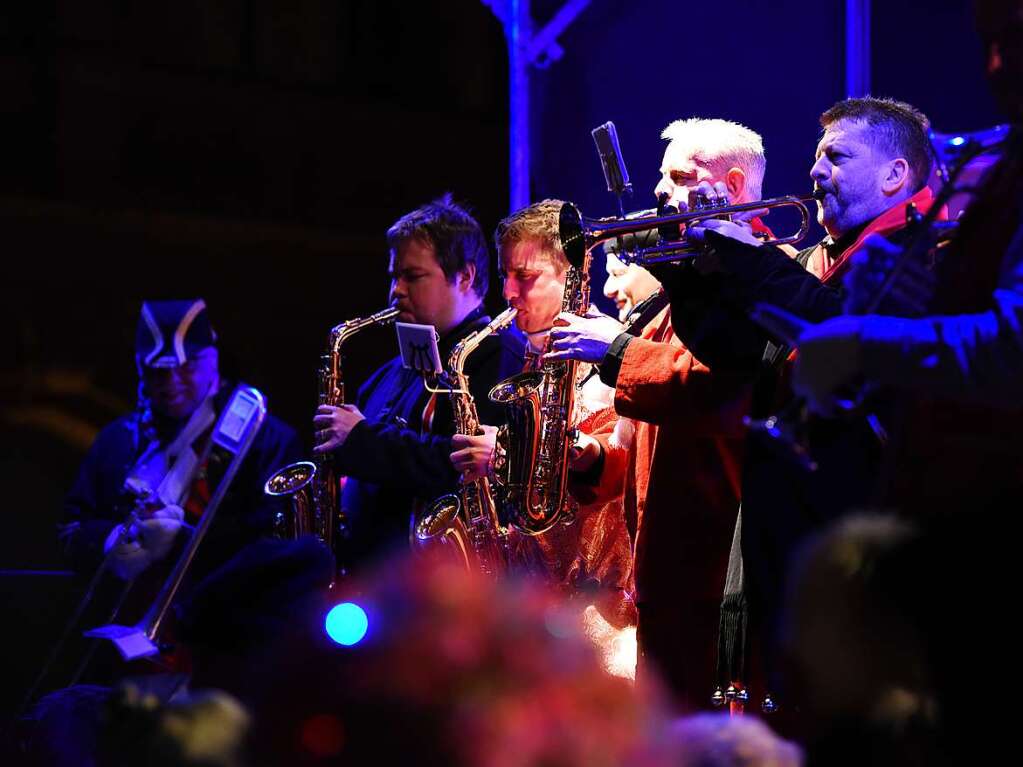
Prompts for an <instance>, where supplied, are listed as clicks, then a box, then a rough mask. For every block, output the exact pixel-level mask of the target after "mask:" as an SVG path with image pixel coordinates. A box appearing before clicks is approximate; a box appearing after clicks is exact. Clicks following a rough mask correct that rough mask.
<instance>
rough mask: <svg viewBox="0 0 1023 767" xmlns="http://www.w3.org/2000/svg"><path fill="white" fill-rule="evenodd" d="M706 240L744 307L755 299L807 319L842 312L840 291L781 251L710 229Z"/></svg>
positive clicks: (813, 320)
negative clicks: (739, 240) (731, 237)
mask: <svg viewBox="0 0 1023 767" xmlns="http://www.w3.org/2000/svg"><path fill="white" fill-rule="evenodd" d="M707 241H708V242H709V243H711V245H712V247H713V248H714V249H715V251H717V253H718V256H719V258H720V260H721V265H722V267H723V268H724V270H725V279H726V280H727V281H728V285H729V288H730V291H731V294H732V296H733V299H734V300H735V301H737V302H738V303H739V304H740V305H741V306H742V308H743V309H745V310H749V309H750V308H751V307H752V306H753V304H754V303H757V302H763V303H768V304H774V305H775V306H778V307H780V308H782V309H786V310H787V311H789V312H792V314H794V315H796V316H797V317H801V318H803V319H804V320H808V321H810V322H823V321H824V320H826V319H830V318H831V317H837V316H838V315H840V314H841V313H842V299H843V295H842V290H841V289H839V288H834V287H831V286H830V285H825V284H824V283H823V282H821V281H820V280H819V279H817V278H816V277H815V276H814V275H812V274H810V272H808V271H807V270H806V269H805V268H804V267H803V265H802V264H800V263H799V262H798V261H797V260H796V259H794V258H792V257H790V256H789V255H788V254H787V253H785V252H784V251H782V250H780V249H778V248H776V247H772V246H770V245H762V246H760V247H755V246H753V245H747V244H746V243H741V242H736V241H735V240H732V239H730V238H728V237H724V236H722V235H720V234H718V233H717V232H713V231H710V232H708V233H707Z"/></svg>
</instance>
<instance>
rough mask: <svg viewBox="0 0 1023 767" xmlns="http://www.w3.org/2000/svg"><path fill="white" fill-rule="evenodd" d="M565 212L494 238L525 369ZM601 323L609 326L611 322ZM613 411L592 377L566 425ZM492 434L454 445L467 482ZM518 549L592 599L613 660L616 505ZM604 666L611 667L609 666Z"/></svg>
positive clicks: (620, 540) (589, 426)
mask: <svg viewBox="0 0 1023 767" xmlns="http://www.w3.org/2000/svg"><path fill="white" fill-rule="evenodd" d="M563 205H564V203H563V202H561V201H560V200H543V201H542V202H537V203H534V204H532V205H530V206H528V207H526V208H523V209H522V210H519V211H516V212H515V213H513V214H512V215H510V216H508V217H507V218H505V219H504V220H503V221H501V223H500V224H499V225H498V227H497V231H496V233H495V235H494V239H495V241H496V244H497V252H498V265H499V268H500V270H501V273H502V275H503V276H504V297H505V299H506V300H507V301H508V304H509V305H510V306H512V307H514V308H515V309H516V310H518V314H517V316H516V318H515V319H516V324H517V325H518V328H519V330H521V331H522V332H523V333H524V334H525V335H526V337H527V339H528V344H527V349H526V364H525V367H526V369H535V368H536V367H538V366H539V365H540V364H541V355H542V354H543V353H544V350H545V349H546V344H547V336H548V335H549V333H550V332H551V328H552V327H553V325H554V322H555V320H556V318H557V317H558V315H559V313H560V312H561V308H562V302H563V299H564V294H565V283H566V277H567V274H568V270H569V262H568V259H567V258H566V257H565V253H564V251H563V249H562V246H561V240H560V236H559V232H558V229H559V225H558V222H559V214H560V212H561V208H562V206H563ZM604 319H607V320H608V321H610V322H614V320H612V319H611V318H609V317H605V318H604ZM615 324H616V325H618V323H616V322H615ZM618 327H620V325H618ZM587 367H588V366H587ZM585 377H586V371H585V370H582V371H580V378H585ZM610 404H611V390H610V389H609V388H608V387H607V386H605V385H604V384H602V383H601V382H600V381H599V379H597V378H596V377H595V376H594V377H591V378H589V380H588V381H587V382H586V384H584V385H583V386H582V389H581V390H580V391H577V393H576V398H575V412H574V413H573V414H572V415H571V419H570V420H571V423H570V424H569V426H570V427H573V426H578V427H579V428H580V429H581V430H582V431H583V432H587V431H592V430H593V429H594V428H595V427H594V426H593V424H594V423H601V421H599V420H595V419H607V418H608V417H609V415H610V414H611V413H612V412H613V411H612V410H611V408H610ZM495 434H496V429H493V428H488V427H484V434H482V435H479V436H466V435H456V436H455V437H454V438H453V441H452V447H453V448H454V452H453V453H452V455H451V460H452V463H454V465H455V467H456V468H457V469H459V470H460V471H462V472H463V475H464V476H466V477H476V476H480V475H483V474H485V473H487V471H488V470H489V466H490V459H491V456H492V455H493V451H494V444H495ZM583 439H585V438H583ZM591 441H592V440H591ZM583 444H584V443H579V444H577V445H576V446H575V448H574V449H573V454H574V455H579V454H581V453H583V452H584V447H583ZM523 544H524V545H523V546H520V547H519V549H520V553H522V554H523V555H524V556H533V555H537V556H538V559H539V560H540V564H541V565H542V569H543V570H544V574H545V576H546V577H548V579H549V580H551V581H552V582H554V583H556V584H559V585H560V586H562V587H564V588H565V589H566V590H568V591H569V592H570V593H576V592H583V591H585V592H586V593H587V594H588V597H587V599H588V600H592V602H593V604H594V606H595V607H596V609H597V610H598V611H599V613H600V616H601V618H602V621H603V622H600V621H597V623H598V624H599V628H600V633H602V634H603V635H605V636H608V637H610V641H608V642H598V644H600V645H601V649H603V650H605V651H606V652H608V653H611V652H612V648H611V646H610V645H611V644H612V643H613V641H614V639H615V638H616V637H617V636H619V635H620V633H621V632H622V631H623V630H625V629H627V628H628V627H629V626H631V625H634V623H635V608H634V607H633V603H632V594H631V591H632V588H631V584H632V547H631V542H630V539H629V533H628V530H627V528H626V525H625V519H624V516H623V514H622V506H621V503H620V499H618V498H615V499H612V500H611V501H610V502H609V503H597V504H583V505H582V506H581V508H580V509H579V512H578V514H577V517H576V519H575V521H574V522H573V523H572V524H571V525H568V526H565V525H557V526H555V527H554V528H552V529H551V530H549V531H547V532H546V533H543V534H542V535H539V536H535V537H533V538H531V539H528V540H526V541H524V542H523ZM589 615H590V616H593V612H592V611H589ZM593 619H594V620H595V616H593ZM605 624H610V626H607V625H605ZM613 630H617V632H618V633H617V634H616V633H615V632H614V631H613ZM606 660H607V661H608V662H609V664H610V662H611V661H612V660H613V659H612V658H610V657H607V658H606Z"/></svg>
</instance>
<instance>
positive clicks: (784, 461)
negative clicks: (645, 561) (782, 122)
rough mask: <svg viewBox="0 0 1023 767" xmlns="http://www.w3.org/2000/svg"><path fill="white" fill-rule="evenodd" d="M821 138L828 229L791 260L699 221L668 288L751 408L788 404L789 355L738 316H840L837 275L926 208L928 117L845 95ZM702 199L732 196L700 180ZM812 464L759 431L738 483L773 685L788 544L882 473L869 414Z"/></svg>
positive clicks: (837, 431) (831, 428)
mask: <svg viewBox="0 0 1023 767" xmlns="http://www.w3.org/2000/svg"><path fill="white" fill-rule="evenodd" d="M820 122H821V126H822V127H823V129H824V133H823V136H822V138H821V139H820V142H819V144H818V146H817V152H816V155H815V157H814V161H813V164H812V167H811V169H810V177H811V180H812V181H813V184H814V188H815V191H816V193H817V194H818V195H819V198H818V199H819V202H818V221H819V222H820V223H821V224H822V225H823V227H824V229H825V230H826V232H827V236H826V237H825V238H824V240H823V241H821V242H820V243H817V244H815V245H813V246H811V247H809V248H806V249H804V250H803V251H801V252H800V253H798V255H797V256H796V257H795V258H791V257H789V255H788V254H786V253H783V252H781V251H780V250H779V249H778V248H775V247H772V246H769V245H764V244H763V243H762V242H761V241H760V240H759V239H757V238H756V237H754V236H753V235H752V233H751V232H750V231H749V229H748V228H747V227H744V226H741V225H740V224H737V223H733V222H729V221H723V220H706V221H703V222H701V223H700V224H697V225H694V226H691V227H689V230H688V231H687V235H688V237H689V238H690V239H691V240H693V241H696V242H701V243H704V244H705V250H704V252H703V254H702V255H701V256H698V257H697V258H696V259H695V261H694V263H691V264H687V265H684V267H683V268H681V269H678V270H675V271H674V272H673V274H672V276H671V278H670V279H666V287H667V289H668V292H669V294H670V295H671V307H672V323H673V326H674V328H675V331H676V332H677V334H678V336H679V338H680V339H681V340H682V341H683V342H684V343H686V344H687V345H688V346H689V348H690V349H692V351H693V353H694V354H695V355H696V356H697V357H698V358H699V359H700V360H702V361H703V362H705V363H707V364H708V365H710V366H711V368H712V369H713V370H714V371H715V374H716V375H717V374H727V375H730V376H736V377H738V378H740V379H747V380H752V379H753V378H756V379H757V382H756V386H755V390H754V395H753V402H754V409H753V415H754V416H755V417H762V416H766V415H767V414H768V413H770V412H775V411H776V410H777V408H778V405H779V401H781V402H784V401H785V400H786V399H791V395H790V394H789V393H788V391H787V384H786V383H784V376H783V375H782V374H781V372H782V370H783V369H784V368H785V367H786V359H787V357H788V350H787V349H784V348H782V346H781V344H780V341H778V340H776V339H775V340H772V339H770V338H769V337H768V336H767V335H766V334H765V333H764V332H763V331H761V330H760V329H759V328H758V327H757V326H755V325H754V324H753V323H752V322H751V320H750V319H749V318H748V316H747V314H746V312H747V310H748V309H749V308H751V307H752V305H753V303H754V302H757V301H764V302H768V303H772V304H775V305H778V306H780V307H782V308H785V309H787V310H788V311H790V312H791V313H793V314H795V315H797V316H798V317H801V318H803V319H805V320H810V321H820V320H823V319H826V318H828V317H832V316H835V315H837V314H839V313H841V307H842V300H843V294H842V288H841V278H842V275H843V274H844V272H845V271H846V269H847V268H848V265H849V258H850V255H851V254H852V253H853V252H855V251H856V250H857V249H858V248H859V247H860V245H861V244H862V242H863V241H864V239H865V238H866V237H867V236H868V235H869V234H871V233H875V232H877V233H888V234H889V235H890V236H892V237H895V238H898V237H899V236H900V235H899V232H900V231H901V230H903V229H904V227H905V223H906V210H907V206H909V205H915V206H916V207H917V208H918V209H919V210H920V211H926V210H927V209H928V208H929V206H930V203H931V201H932V200H933V195H932V194H931V191H930V189H929V188H928V187H927V182H928V179H929V177H930V173H931V154H930V147H929V143H928V138H927V127H928V122H927V119H926V117H925V116H924V115H923V114H922V113H921V112H920V111H919V110H917V109H916V108H914V107H912V106H910V105H909V104H905V103H901V102H897V101H892V100H889V99H877V98H870V97H867V98H856V99H847V100H845V101H840V102H838V103H837V104H835V105H834V106H833V107H831V108H830V109H828V110H827V111H826V112H824V114H823V115H822V116H821V120H820ZM701 191H702V193H704V194H706V195H707V196H709V197H711V198H715V197H719V196H722V195H724V194H726V193H727V191H726V190H725V189H724V188H723V186H722V185H721V184H717V185H716V186H712V185H710V184H703V185H702V187H701ZM810 439H811V445H810V449H811V452H812V453H813V454H814V456H815V458H816V460H817V462H818V464H819V469H818V470H817V471H814V472H807V471H806V470H805V469H804V468H803V467H801V466H800V465H799V464H798V463H797V461H795V460H793V458H792V456H791V455H787V454H786V452H785V450H784V449H779V448H778V446H777V445H773V444H768V442H769V441H768V440H766V439H764V438H757V437H751V438H750V439H747V449H746V453H745V461H744V467H743V480H742V502H743V513H742V517H743V519H742V526H741V548H742V557H743V563H744V570H743V573H744V579H745V591H746V596H747V599H748V602H749V607H750V614H751V619H752V621H753V624H754V626H755V627H759V628H761V629H762V631H763V636H764V640H765V643H766V647H767V650H768V655H767V661H768V671H769V676H770V679H769V684H770V686H771V688H772V691H773V692H775V693H777V692H778V689H779V686H780V684H781V681H782V680H781V679H780V678H779V676H778V674H777V673H776V671H775V669H777V664H776V663H774V662H772V659H773V658H774V657H776V655H775V653H774V652H772V643H773V642H774V641H775V640H776V629H777V625H778V618H779V616H780V613H781V607H782V598H783V592H784V583H785V580H786V578H787V575H788V572H789V566H790V560H791V558H792V555H793V552H794V551H795V550H796V548H797V547H798V546H799V545H800V543H801V542H802V541H803V540H804V539H805V538H806V536H807V535H808V534H809V533H810V532H812V531H813V530H815V529H818V528H819V527H820V526H821V525H823V524H825V523H826V522H827V521H828V520H831V519H834V518H836V517H837V516H839V515H840V514H842V513H843V512H845V511H846V510H848V509H850V508H852V507H854V506H856V505H858V504H862V503H865V502H866V501H867V499H868V497H869V496H870V493H871V489H872V486H873V481H874V476H875V475H876V471H877V465H878V464H877V461H878V456H879V447H880V445H879V440H878V436H877V434H876V433H875V431H874V430H872V429H871V428H868V425H867V422H866V421H865V419H859V420H857V421H856V422H855V423H853V422H849V423H832V424H820V425H819V428H815V429H814V430H812V431H811V433H810Z"/></svg>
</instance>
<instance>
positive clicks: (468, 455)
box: [449, 447, 473, 469]
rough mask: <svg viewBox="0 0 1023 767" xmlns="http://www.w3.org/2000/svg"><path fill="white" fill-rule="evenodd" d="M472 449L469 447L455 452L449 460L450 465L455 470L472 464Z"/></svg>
mask: <svg viewBox="0 0 1023 767" xmlns="http://www.w3.org/2000/svg"><path fill="white" fill-rule="evenodd" d="M472 454H473V449H472V448H471V447H465V448H462V449H461V450H455V451H454V452H453V453H451V455H450V456H449V458H450V459H451V463H452V464H454V466H455V468H456V469H464V468H465V467H466V466H468V465H469V464H471V463H472Z"/></svg>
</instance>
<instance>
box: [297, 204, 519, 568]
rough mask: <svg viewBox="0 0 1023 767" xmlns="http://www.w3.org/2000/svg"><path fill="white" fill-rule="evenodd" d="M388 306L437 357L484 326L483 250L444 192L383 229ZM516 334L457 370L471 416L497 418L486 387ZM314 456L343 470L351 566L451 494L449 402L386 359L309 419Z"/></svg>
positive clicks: (399, 539)
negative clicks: (434, 344) (353, 391)
mask: <svg viewBox="0 0 1023 767" xmlns="http://www.w3.org/2000/svg"><path fill="white" fill-rule="evenodd" d="M387 244H388V246H389V252H390V263H389V275H390V279H391V286H390V302H391V304H392V305H394V306H396V307H397V308H398V309H399V310H400V314H399V315H398V320H400V321H402V322H414V323H419V324H424V325H433V326H434V327H435V328H436V330H437V333H438V334H439V336H440V341H439V347H440V353H441V358H442V359H447V357H448V355H449V353H450V352H451V349H452V348H453V347H454V345H455V344H456V343H457V342H458V341H460V340H461V339H462V338H464V337H465V336H467V335H468V334H469V333H471V332H473V331H475V330H479V329H480V328H483V327H485V326H486V325H487V324H488V323H489V322H490V317H488V316H487V314H486V311H485V310H484V308H483V297H484V296H485V295H486V292H487V285H488V281H489V264H488V261H489V255H488V251H487V245H486V241H485V239H484V237H483V233H482V231H481V229H480V226H479V224H478V223H477V222H476V220H475V219H474V218H473V217H472V216H471V215H470V214H469V213H468V212H467V211H466V210H465V209H464V208H463V207H461V206H459V205H457V204H455V203H454V202H453V201H452V199H451V197H450V195H445V196H444V197H441V198H439V199H437V200H434V201H433V202H430V203H427V204H426V205H423V206H422V207H421V208H418V209H416V210H414V211H412V212H410V213H408V214H406V215H405V216H402V217H401V218H400V219H398V221H396V222H395V223H394V225H393V226H391V228H390V229H388V231H387ZM522 358H523V343H522V340H521V338H520V337H519V336H518V335H517V334H515V333H510V332H507V331H503V332H500V333H497V334H495V335H493V336H491V337H490V338H488V339H487V340H486V341H484V343H483V344H482V345H481V346H480V348H479V349H478V350H477V351H476V352H475V353H474V354H473V355H472V357H471V358H470V360H469V362H468V364H467V366H466V371H465V372H466V374H467V375H468V377H469V380H470V387H471V390H472V394H473V397H474V399H475V401H476V403H477V406H478V408H479V416H480V419H481V420H482V421H484V422H486V423H491V424H494V423H500V422H501V421H500V419H501V417H502V413H501V411H500V410H499V409H498V408H497V407H496V406H493V405H491V403H490V401H489V400H488V398H487V393H488V392H489V391H490V388H491V387H492V386H493V385H494V384H495V383H497V382H498V381H499V380H501V379H502V378H504V377H506V376H508V375H510V374H512V373H514V372H517V371H518V370H519V369H520V368H521V367H522ZM313 424H314V428H315V430H316V441H317V446H316V447H315V448H314V450H315V451H316V452H317V453H327V454H331V455H332V456H333V458H334V460H335V461H336V464H337V467H338V470H339V472H340V473H342V474H344V475H347V476H348V481H347V483H346V484H345V488H344V491H343V493H342V498H341V507H342V509H343V511H344V513H345V516H346V518H347V520H348V524H349V527H350V533H349V535H350V540H349V541H348V544H347V546H346V549H347V550H346V551H345V553H344V555H343V556H344V558H345V559H346V562H347V563H348V564H354V565H359V564H361V563H363V562H365V561H366V560H367V559H369V558H372V557H376V556H378V555H380V554H382V553H383V552H384V550H385V549H389V548H392V547H398V546H401V545H407V540H408V530H409V515H410V513H411V512H412V510H413V504H414V502H415V501H416V500H417V499H418V500H420V501H424V502H429V501H431V500H433V499H435V498H437V497H438V496H440V495H443V494H445V493H448V492H451V491H452V490H454V489H455V488H456V486H457V484H458V473H457V471H456V470H455V468H454V466H453V465H452V463H451V460H450V459H449V457H448V456H449V454H450V453H451V434H452V432H453V431H454V416H453V413H452V410H451V404H450V401H449V398H448V397H446V396H440V397H438V396H436V395H434V394H431V393H430V392H429V391H427V390H426V388H425V386H424V383H423V380H422V376H421V375H420V374H419V373H417V372H415V371H412V370H407V369H405V368H403V367H402V364H401V359H400V358H395V359H392V360H391V361H390V362H388V363H387V364H385V365H384V366H383V367H381V368H380V369H378V370H377V371H376V372H375V373H373V375H372V376H370V378H369V379H368V380H367V381H366V383H365V384H364V385H363V386H362V387H361V388H360V389H359V393H358V397H357V400H356V404H354V405H344V406H341V407H335V406H332V405H323V406H321V407H320V408H319V409H318V411H317V413H316V415H315V416H314V418H313Z"/></svg>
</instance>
